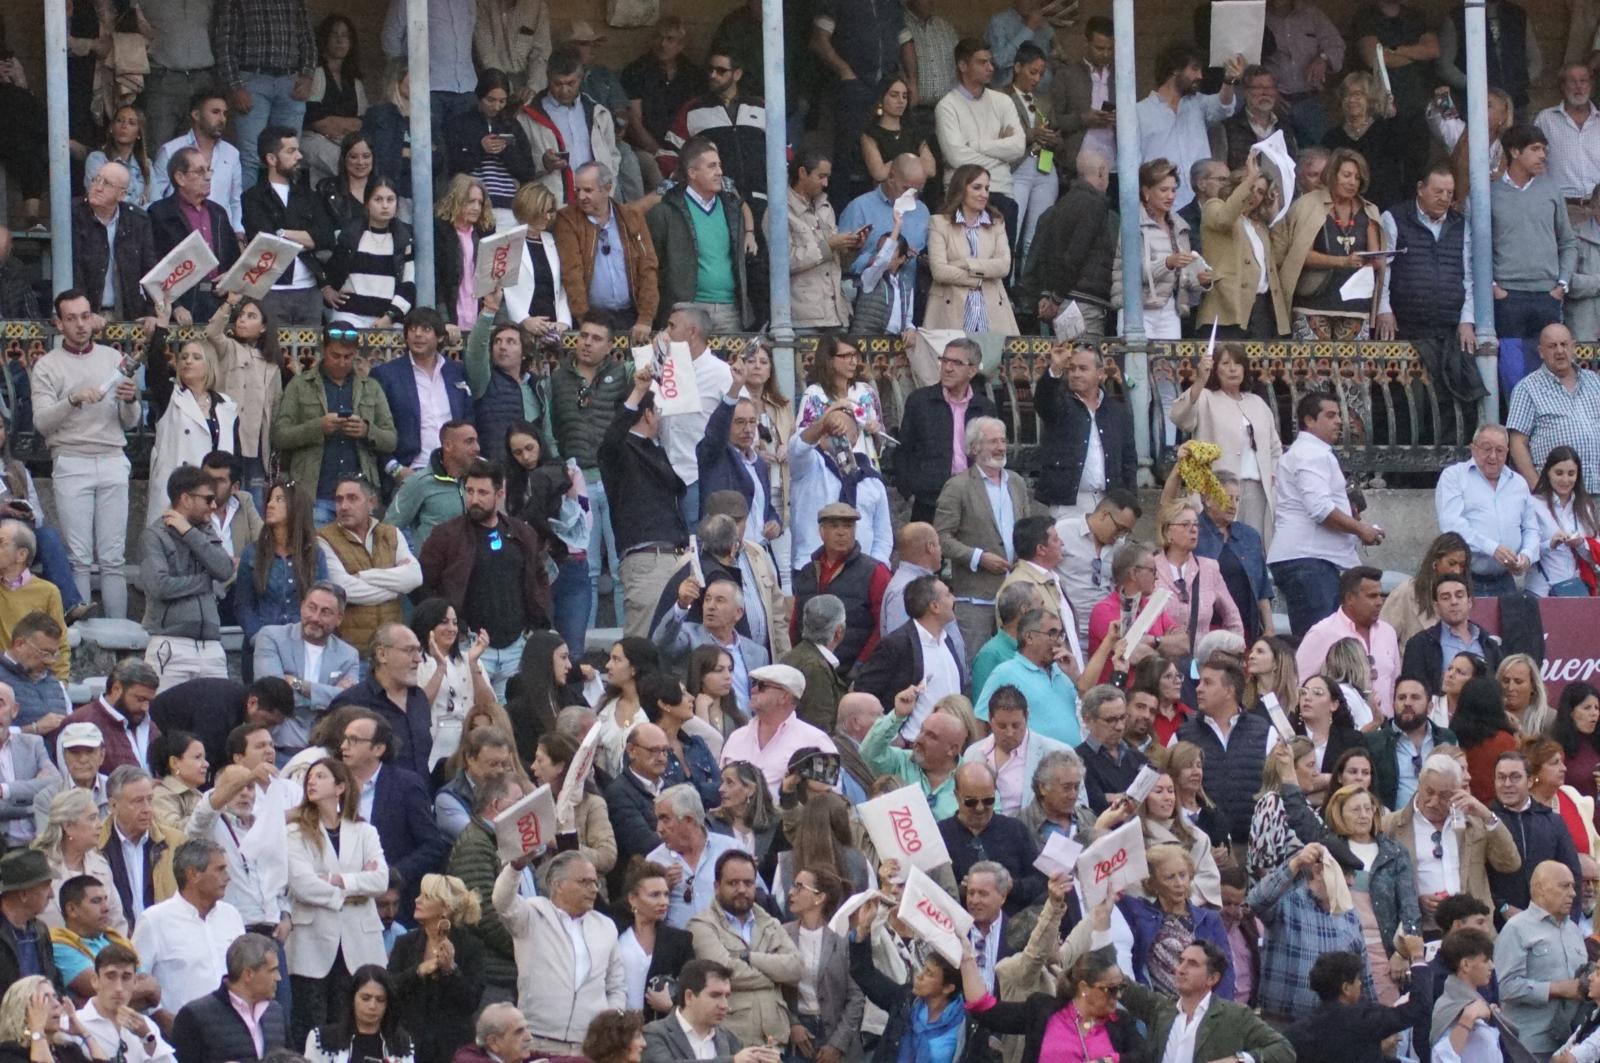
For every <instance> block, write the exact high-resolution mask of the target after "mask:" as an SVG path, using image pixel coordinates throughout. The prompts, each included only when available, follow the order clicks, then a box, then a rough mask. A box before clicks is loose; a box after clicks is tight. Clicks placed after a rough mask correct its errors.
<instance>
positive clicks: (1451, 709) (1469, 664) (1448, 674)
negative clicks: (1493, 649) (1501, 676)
mask: <svg viewBox="0 0 1600 1063" xmlns="http://www.w3.org/2000/svg"><path fill="white" fill-rule="evenodd" d="M1488 674H1489V663H1488V662H1487V661H1485V660H1484V659H1483V658H1482V657H1479V656H1478V655H1477V654H1476V653H1467V652H1462V653H1458V654H1456V655H1455V656H1454V657H1452V658H1450V663H1449V664H1447V665H1445V668H1444V674H1443V675H1441V676H1440V677H1439V693H1437V694H1435V695H1434V697H1433V701H1432V702H1431V704H1430V705H1429V706H1428V719H1430V720H1432V721H1433V722H1434V723H1435V724H1436V725H1438V726H1440V727H1449V726H1450V721H1451V720H1453V719H1455V718H1456V706H1457V705H1459V704H1461V691H1462V690H1464V689H1465V688H1466V685H1467V684H1468V683H1469V682H1471V681H1472V680H1474V679H1483V678H1485V677H1487V676H1488Z"/></svg>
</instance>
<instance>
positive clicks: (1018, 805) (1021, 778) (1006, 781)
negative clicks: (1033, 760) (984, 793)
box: [978, 731, 1033, 816]
mask: <svg viewBox="0 0 1600 1063" xmlns="http://www.w3.org/2000/svg"><path fill="white" fill-rule="evenodd" d="M1032 737H1033V732H1032V731H1024V732H1022V744H1021V745H1019V746H1017V748H1016V749H1013V750H1012V751H1011V755H1010V756H1009V757H1007V758H1006V762H1005V764H1003V765H999V764H996V763H995V761H996V760H997V759H998V758H997V757H996V756H995V743H994V735H990V736H989V737H988V738H985V739H984V740H983V741H981V742H979V743H978V746H979V748H981V749H983V762H984V763H985V764H987V765H989V768H990V770H991V771H993V772H994V776H995V783H994V793H995V796H996V797H998V798H999V799H1000V803H999V805H998V806H996V808H995V811H997V812H999V813H1000V814H1002V815H1006V816H1014V815H1016V814H1017V813H1018V812H1021V811H1022V806H1023V805H1024V804H1025V803H1026V802H1027V800H1028V798H1030V797H1032V796H1033V794H1032V792H1031V789H1030V787H1029V783H1030V782H1031V781H1032V780H1030V779H1029V778H1028V740H1029V739H1030V738H1032Z"/></svg>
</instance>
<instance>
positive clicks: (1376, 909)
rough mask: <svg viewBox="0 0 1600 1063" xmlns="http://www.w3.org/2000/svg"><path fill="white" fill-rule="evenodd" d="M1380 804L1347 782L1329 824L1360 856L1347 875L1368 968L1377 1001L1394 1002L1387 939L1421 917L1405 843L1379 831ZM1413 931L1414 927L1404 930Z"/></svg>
mask: <svg viewBox="0 0 1600 1063" xmlns="http://www.w3.org/2000/svg"><path fill="white" fill-rule="evenodd" d="M1380 812H1381V809H1380V808H1379V807H1378V799H1377V798H1376V797H1374V796H1373V795H1372V792H1371V791H1370V790H1366V789H1364V788H1362V787H1360V786H1345V787H1342V788H1340V789H1339V790H1337V791H1335V792H1334V794H1333V796H1331V797H1329V798H1328V807H1327V809H1326V810H1325V816H1326V818H1327V821H1328V829H1329V830H1331V831H1332V832H1333V833H1334V835H1335V836H1337V837H1340V838H1343V839H1344V841H1345V843H1346V844H1347V845H1348V846H1349V847H1350V851H1351V852H1352V853H1354V854H1355V857H1356V859H1357V860H1359V861H1361V870H1360V871H1357V872H1356V873H1355V874H1354V875H1353V876H1351V881H1350V897H1351V899H1352V900H1353V901H1354V902H1355V906H1356V914H1357V915H1358V916H1359V917H1360V919H1361V933H1362V937H1363V938H1365V939H1366V944H1367V971H1368V972H1369V973H1370V974H1371V975H1372V988H1373V989H1374V991H1376V993H1377V994H1378V1002H1379V1003H1381V1004H1384V1005H1393V1004H1394V1002H1395V1000H1396V999H1397V998H1398V997H1399V995H1400V991H1399V990H1398V989H1397V988H1396V987H1395V983H1394V979H1393V978H1392V977H1391V976H1390V974H1389V963H1388V957H1389V953H1390V952H1391V951H1393V948H1392V945H1391V942H1393V941H1394V939H1395V933H1396V932H1397V931H1399V930H1400V929H1401V928H1402V927H1406V928H1414V927H1415V926H1416V925H1417V924H1418V922H1420V920H1421V919H1422V913H1421V911H1420V909H1419V908H1418V906H1417V883H1416V875H1415V874H1414V872H1413V869H1412V866H1411V857H1410V855H1409V854H1408V853H1407V852H1406V848H1405V846H1403V845H1401V844H1400V842H1398V841H1396V840H1395V839H1394V838H1391V837H1389V836H1388V835H1386V834H1380V833H1379V832H1378V816H1379V813H1380ZM1407 932H1408V933H1415V932H1416V931H1415V930H1414V929H1407Z"/></svg>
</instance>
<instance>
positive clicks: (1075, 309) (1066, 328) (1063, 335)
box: [1050, 299, 1088, 340]
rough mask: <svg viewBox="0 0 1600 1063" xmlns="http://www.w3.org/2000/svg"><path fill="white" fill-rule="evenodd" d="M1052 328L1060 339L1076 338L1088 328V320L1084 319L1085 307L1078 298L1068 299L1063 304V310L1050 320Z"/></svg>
mask: <svg viewBox="0 0 1600 1063" xmlns="http://www.w3.org/2000/svg"><path fill="white" fill-rule="evenodd" d="M1050 328H1051V329H1052V330H1053V331H1054V332H1055V336H1056V339H1058V340H1075V339H1077V338H1078V337H1079V336H1082V335H1083V334H1084V332H1086V331H1087V330H1088V322H1086V321H1084V320H1083V308H1082V307H1080V306H1079V305H1078V301H1077V300H1076V299H1068V300H1067V301H1066V302H1065V303H1063V304H1061V312H1060V313H1059V314H1057V315H1056V316H1055V318H1054V319H1053V320H1052V321H1051V322H1050Z"/></svg>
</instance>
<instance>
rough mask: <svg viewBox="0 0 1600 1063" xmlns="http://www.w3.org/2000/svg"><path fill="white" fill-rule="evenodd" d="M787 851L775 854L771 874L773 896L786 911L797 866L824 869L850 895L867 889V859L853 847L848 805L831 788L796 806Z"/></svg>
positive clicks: (792, 889)
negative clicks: (795, 822)
mask: <svg viewBox="0 0 1600 1063" xmlns="http://www.w3.org/2000/svg"><path fill="white" fill-rule="evenodd" d="M790 846H791V848H789V849H788V850H786V851H784V852H781V853H779V854H778V859H777V873H776V874H775V875H774V876H773V883H772V895H773V899H775V900H776V901H777V902H778V905H779V906H780V907H781V908H783V910H784V911H786V912H787V911H789V910H790V909H789V904H788V898H789V895H790V894H791V893H793V892H794V889H795V885H794V882H795V875H796V874H797V873H798V872H799V870H800V869H801V868H826V869H828V870H829V871H831V872H832V873H833V874H835V875H837V876H838V877H839V878H840V880H841V881H843V882H844V883H845V885H846V886H847V887H848V889H849V891H850V893H851V895H852V896H854V895H855V894H857V893H860V892H862V891H863V890H865V889H867V888H869V886H870V884H871V881H870V875H869V874H868V871H867V858H866V856H865V855H864V854H863V853H862V852H861V850H860V849H857V848H856V846H855V837H854V835H853V833H852V832H851V828H850V804H849V802H847V801H846V800H845V799H844V798H843V797H840V796H839V795H838V794H836V793H833V792H832V791H827V792H825V793H820V794H811V795H809V796H808V797H807V798H806V799H805V804H804V805H802V806H801V808H800V822H799V824H798V825H797V826H796V827H795V830H794V837H793V838H791V839H790Z"/></svg>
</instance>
